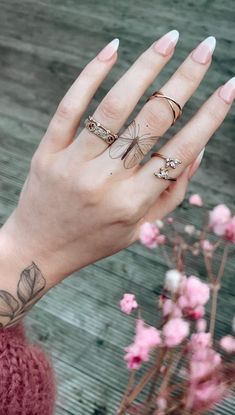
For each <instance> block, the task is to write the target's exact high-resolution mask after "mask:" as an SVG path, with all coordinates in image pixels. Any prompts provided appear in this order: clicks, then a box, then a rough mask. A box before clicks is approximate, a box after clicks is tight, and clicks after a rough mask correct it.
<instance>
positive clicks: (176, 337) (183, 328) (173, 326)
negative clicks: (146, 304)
mask: <svg viewBox="0 0 235 415" xmlns="http://www.w3.org/2000/svg"><path fill="white" fill-rule="evenodd" d="M162 332H163V335H164V338H165V339H164V343H165V345H166V346H167V347H174V346H177V345H178V344H180V343H181V342H182V341H183V340H184V339H185V337H187V336H188V334H189V324H188V323H187V322H186V321H184V320H182V319H181V318H172V319H170V320H169V321H168V322H167V323H166V324H165V325H164V327H163V330H162Z"/></svg>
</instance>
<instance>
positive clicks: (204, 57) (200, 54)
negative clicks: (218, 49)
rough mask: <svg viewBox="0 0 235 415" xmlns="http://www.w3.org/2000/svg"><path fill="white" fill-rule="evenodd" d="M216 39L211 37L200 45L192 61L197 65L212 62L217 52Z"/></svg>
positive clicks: (193, 54) (194, 52)
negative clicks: (213, 55)
mask: <svg viewBox="0 0 235 415" xmlns="http://www.w3.org/2000/svg"><path fill="white" fill-rule="evenodd" d="M215 45H216V38H215V37H214V36H209V37H207V38H206V39H205V40H203V42H201V43H199V45H198V46H197V47H196V49H195V50H194V51H193V53H192V59H193V60H194V61H195V62H197V63H202V64H204V65H205V64H206V63H208V62H209V61H210V59H211V56H212V54H213V52H214V50H215Z"/></svg>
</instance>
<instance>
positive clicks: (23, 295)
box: [0, 262, 46, 327]
mask: <svg viewBox="0 0 235 415" xmlns="http://www.w3.org/2000/svg"><path fill="white" fill-rule="evenodd" d="M45 286H46V280H45V278H44V276H43V275H42V273H41V271H40V270H39V268H38V267H37V265H36V264H35V263H34V262H32V264H31V265H29V266H28V267H27V268H25V269H24V270H23V271H22V272H21V274H20V279H19V282H18V285H17V295H16V297H14V296H13V295H12V294H10V293H9V292H7V291H5V290H0V317H4V318H6V323H0V327H10V326H13V325H14V324H16V323H17V322H18V320H20V319H21V318H22V317H23V316H24V315H25V314H26V312H27V311H28V310H30V308H31V307H32V306H33V305H34V304H35V302H36V301H38V300H39V299H40V298H41V295H40V293H41V291H42V290H43V289H44V288H45Z"/></svg>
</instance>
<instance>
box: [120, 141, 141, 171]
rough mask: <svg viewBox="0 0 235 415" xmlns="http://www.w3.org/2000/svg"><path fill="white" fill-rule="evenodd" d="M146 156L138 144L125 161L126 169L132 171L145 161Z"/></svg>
mask: <svg viewBox="0 0 235 415" xmlns="http://www.w3.org/2000/svg"><path fill="white" fill-rule="evenodd" d="M143 157H144V154H143V153H142V151H141V148H140V147H139V146H138V144H136V145H135V146H134V147H133V148H132V149H131V150H130V151H129V153H128V154H127V156H126V157H125V159H124V167H125V168H126V169H131V168H132V167H135V166H136V165H137V164H139V162H140V161H141V160H142V159H143Z"/></svg>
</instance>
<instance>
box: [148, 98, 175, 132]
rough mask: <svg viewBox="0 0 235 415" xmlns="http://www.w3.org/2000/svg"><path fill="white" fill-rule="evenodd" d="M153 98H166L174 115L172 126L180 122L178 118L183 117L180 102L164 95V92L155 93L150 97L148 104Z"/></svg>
mask: <svg viewBox="0 0 235 415" xmlns="http://www.w3.org/2000/svg"><path fill="white" fill-rule="evenodd" d="M153 98H164V99H165V100H166V101H167V102H168V104H169V105H170V107H171V110H172V114H173V121H172V124H171V125H173V124H175V122H176V120H178V118H179V117H180V116H181V115H182V112H183V111H182V108H181V106H180V104H178V102H176V101H175V100H174V99H173V98H170V97H168V96H167V95H165V94H163V92H161V91H155V92H153V93H152V95H150V97H148V99H147V101H146V102H148V101H150V100H151V99H153Z"/></svg>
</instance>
